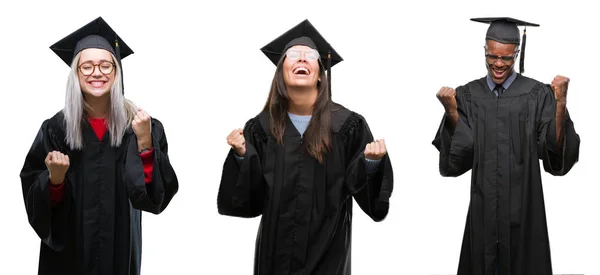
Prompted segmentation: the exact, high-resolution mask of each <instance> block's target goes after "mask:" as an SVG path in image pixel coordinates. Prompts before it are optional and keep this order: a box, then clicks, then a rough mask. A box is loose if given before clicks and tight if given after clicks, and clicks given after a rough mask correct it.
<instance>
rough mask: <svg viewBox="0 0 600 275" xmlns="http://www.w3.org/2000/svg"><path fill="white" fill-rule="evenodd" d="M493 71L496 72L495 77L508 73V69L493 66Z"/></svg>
mask: <svg viewBox="0 0 600 275" xmlns="http://www.w3.org/2000/svg"><path fill="white" fill-rule="evenodd" d="M492 72H493V73H494V77H495V78H502V77H503V76H504V74H505V73H506V69H498V68H492Z"/></svg>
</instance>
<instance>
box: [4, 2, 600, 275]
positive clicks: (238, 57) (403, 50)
mask: <svg viewBox="0 0 600 275" xmlns="http://www.w3.org/2000/svg"><path fill="white" fill-rule="evenodd" d="M394 2H395V1H394ZM523 2H524V3H523ZM582 2H584V1H561V2H556V3H552V2H550V1H536V2H535V3H533V2H532V1H512V2H511V1H497V2H494V3H493V2H491V1H488V2H485V3H484V2H483V1H470V2H467V1H411V3H410V6H409V5H408V4H399V3H395V4H394V6H392V4H389V3H392V1H390V2H389V3H387V2H380V1H361V2H356V4H353V3H350V2H346V3H343V2H341V1H340V2H338V3H332V2H329V1H318V2H317V1H294V2H292V1H290V2H285V3H284V2H283V1H272V2H270V3H268V2H263V1H237V2H236V1H219V2H218V3H217V1H213V2H211V3H208V1H206V2H205V3H203V4H200V3H196V1H190V2H189V3H187V2H183V1H181V2H180V1H157V2H149V1H146V2H145V4H141V3H142V2H139V3H135V4H134V3H132V2H125V1H118V2H116V1H115V2H109V1H93V2H87V1H86V2H85V3H84V2H83V1H72V2H64V3H63V2H60V3H59V2H58V1H39V2H36V3H34V2H31V1H3V3H2V4H1V6H0V32H1V33H0V37H1V38H0V39H1V42H0V54H1V57H0V62H1V63H0V64H1V65H0V78H1V79H0V80H1V81H0V85H1V86H0V87H1V88H0V89H1V91H2V95H1V97H2V99H1V100H0V112H1V114H0V117H1V118H2V130H1V134H0V144H2V146H1V148H2V149H1V151H2V153H1V155H2V157H0V168H1V169H2V170H1V173H2V184H3V188H2V191H3V195H2V198H1V199H0V209H1V211H2V212H1V213H2V222H1V226H0V228H1V229H0V230H1V231H0V232H1V233H0V243H2V247H1V248H0V254H1V255H0V274H37V264H38V256H39V238H38V237H37V235H36V234H35V232H34V231H33V230H32V229H31V227H30V226H29V224H28V221H27V215H26V213H25V208H24V204H23V199H22V191H21V184H20V179H19V176H18V175H19V171H20V169H21V167H22V165H23V161H24V159H25V155H26V153H27V151H28V150H29V147H30V145H31V142H32V141H33V138H34V136H35V134H36V133H37V131H38V128H39V126H40V125H41V123H42V121H43V120H44V119H46V118H49V117H51V116H52V115H53V114H54V113H56V112H57V111H58V110H60V109H61V108H62V106H63V104H64V89H65V86H66V80H67V74H68V72H69V68H68V67H67V66H65V64H64V63H63V62H62V61H61V60H60V59H59V58H58V57H57V56H56V55H54V54H53V53H52V51H51V50H50V49H49V46H50V45H51V44H53V43H54V42H56V41H58V40H59V39H61V38H62V37H64V36H66V35H67V34H69V33H71V32H72V31H74V30H75V29H77V28H79V27H80V26H82V25H84V24H86V23H88V22H89V21H91V20H93V19H94V18H96V17H97V16H102V17H103V18H104V19H105V20H106V21H107V22H108V23H109V24H110V25H111V26H112V27H113V28H114V29H115V30H116V31H117V32H118V33H119V34H120V36H121V37H122V38H123V40H124V41H125V42H126V43H127V44H128V45H130V46H131V47H132V48H133V50H134V51H135V54H134V55H132V56H130V57H128V58H126V59H125V60H124V62H123V65H124V73H125V87H126V96H127V97H128V98H129V99H132V100H133V101H134V102H136V103H137V104H138V105H140V106H141V107H143V108H145V109H147V110H148V112H149V113H150V114H151V115H152V116H154V117H156V118H158V119H159V120H161V121H162V122H163V124H164V125H165V129H166V133H167V136H168V141H169V149H170V150H169V154H170V158H171V162H172V165H173V166H174V167H175V169H176V172H177V174H178V177H179V180H180V189H179V193H178V194H177V195H176V196H175V198H174V199H173V201H172V202H171V204H170V206H169V207H168V208H167V210H166V211H165V212H163V213H162V214H160V215H158V216H155V215H153V214H146V213H145V214H144V216H143V260H142V274H145V275H146V274H147V275H150V274H251V273H252V269H253V268H252V266H253V258H254V256H253V254H254V242H255V237H256V232H257V229H258V223H259V219H258V218H255V219H240V218H231V217H225V216H220V215H219V214H218V213H217V204H216V196H217V190H218V186H219V182H220V177H221V171H222V170H221V169H222V165H223V161H224V159H225V156H226V154H227V152H228V146H227V144H226V142H225V137H226V136H227V134H228V133H229V132H230V131H231V130H232V129H234V128H238V127H243V125H244V122H246V120H247V119H249V118H250V117H252V116H254V115H255V114H257V113H258V112H259V111H260V110H261V109H262V107H263V104H264V102H265V101H266V98H267V94H268V89H269V86H270V83H271V79H272V77H273V73H274V70H275V67H274V66H273V65H272V63H271V62H270V61H269V60H268V59H267V58H266V57H265V56H264V55H263V54H262V53H261V52H260V51H259V49H260V48H261V47H262V46H263V45H265V44H267V43H268V42H270V41H271V40H272V39H274V38H276V37H277V36H279V35H280V34H282V33H283V32H284V31H286V30H288V29H289V28H291V27H292V26H295V25H296V24H298V23H299V22H300V21H302V20H304V19H309V20H310V21H311V23H313V25H315V27H316V28H317V29H318V30H319V31H320V32H321V34H323V35H324V36H325V37H326V38H327V39H328V41H329V42H330V43H331V44H332V46H333V47H334V48H335V49H336V50H337V51H338V52H339V53H340V54H341V56H342V57H343V58H344V59H345V60H344V61H343V62H341V63H340V64H338V65H336V66H335V67H334V68H333V71H332V72H333V79H332V80H333V98H334V100H335V101H337V102H339V103H341V104H343V105H345V106H346V107H348V108H350V109H352V110H354V111H357V112H358V113H360V114H362V115H363V116H365V118H366V119H367V121H368V122H369V124H370V126H371V130H372V131H373V133H374V135H375V136H376V137H377V138H385V139H386V143H387V145H388V151H389V153H390V157H391V160H392V164H393V167H394V172H395V173H394V178H395V180H396V181H395V189H394V193H393V196H392V199H391V210H390V212H389V216H388V218H387V219H386V220H385V221H383V222H381V223H374V222H373V221H371V220H369V218H368V217H367V216H366V215H365V214H364V213H362V212H361V211H360V209H359V208H358V207H356V208H355V215H354V217H355V218H354V224H353V242H352V268H353V274H452V273H456V269H457V265H458V256H459V253H460V246H461V241H462V236H463V230H464V225H465V218H466V213H467V206H468V203H469V181H470V174H468V173H467V174H465V175H464V176H461V177H459V178H455V179H452V178H442V177H441V176H440V175H439V173H438V153H437V151H436V150H435V148H434V147H433V146H432V145H431V141H432V140H433V137H434V135H435V131H436V130H437V127H438V125H439V122H440V119H441V116H442V112H443V109H442V107H441V105H440V104H439V102H438V101H437V99H436V98H435V93H436V92H437V91H438V90H439V88H440V87H441V86H444V85H447V86H453V87H456V86H458V85H461V84H465V83H467V82H468V81H470V80H473V79H476V78H479V77H482V76H484V75H485V73H486V71H485V67H484V57H483V48H482V47H483V44H484V36H485V31H486V28H487V25H484V24H480V23H475V22H471V21H470V20H469V18H472V17H483V16H511V17H515V18H519V19H522V20H526V21H530V22H535V23H539V24H541V27H539V28H529V29H528V32H527V33H528V37H527V38H528V39H527V51H526V69H527V70H526V73H525V74H526V75H527V76H530V77H533V78H535V79H538V80H540V81H544V82H546V83H549V82H550V81H551V80H552V78H553V77H554V76H555V75H557V74H562V75H565V76H568V77H570V78H571V83H570V86H569V96H568V100H569V101H568V105H567V106H568V108H569V111H570V113H571V116H572V119H573V120H574V122H575V127H576V130H577V131H578V133H579V134H580V136H581V140H582V142H581V152H580V162H579V163H578V164H576V165H575V167H574V168H573V170H572V171H571V172H570V173H569V174H568V175H567V176H565V177H553V176H551V175H549V174H544V175H543V183H544V196H545V201H546V211H547V218H548V227H549V233H550V245H551V249H552V262H553V268H554V273H556V274H561V273H580V274H581V273H585V274H600V267H599V266H598V259H599V258H600V252H598V247H600V242H599V238H598V232H600V227H599V225H598V217H599V211H598V210H600V208H599V207H598V200H597V196H598V193H599V192H598V191H599V190H600V189H599V188H598V183H599V182H600V181H599V180H598V178H597V177H596V175H597V174H596V173H593V169H596V170H597V169H598V164H600V163H599V161H598V159H597V157H596V156H598V155H599V154H600V149H598V148H599V147H598V146H597V143H595V142H596V141H595V140H596V139H598V137H599V135H598V134H599V131H598V128H597V127H598V102H600V95H599V93H598V92H599V88H598V87H599V85H598V80H597V75H598V73H599V70H598V63H599V62H600V58H599V56H600V55H599V54H598V50H599V48H598V46H599V45H600V40H599V38H598V37H599V35H598V33H599V32H598V29H599V27H600V23H598V21H595V20H593V19H592V18H593V17H595V16H596V11H597V8H592V7H591V5H592V4H581V3H582ZM117 3H118V4H117ZM192 3H194V4H192ZM590 3H591V2H590ZM156 64H158V65H156ZM595 127H596V128H595Z"/></svg>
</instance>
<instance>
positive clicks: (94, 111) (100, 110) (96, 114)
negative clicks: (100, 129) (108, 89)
mask: <svg viewBox="0 0 600 275" xmlns="http://www.w3.org/2000/svg"><path fill="white" fill-rule="evenodd" d="M84 99H85V102H86V103H87V104H88V106H89V107H90V109H88V110H87V115H88V116H90V117H93V118H106V116H107V115H108V110H109V106H110V98H109V94H106V95H103V96H101V97H93V96H88V95H84Z"/></svg>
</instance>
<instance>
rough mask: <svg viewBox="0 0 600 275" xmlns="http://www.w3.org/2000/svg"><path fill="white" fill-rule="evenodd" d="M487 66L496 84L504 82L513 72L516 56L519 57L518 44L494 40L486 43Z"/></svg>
mask: <svg viewBox="0 0 600 275" xmlns="http://www.w3.org/2000/svg"><path fill="white" fill-rule="evenodd" d="M486 47H487V50H486V53H485V54H486V62H485V64H486V67H487V70H488V74H489V76H490V77H491V78H492V81H494V83H495V84H502V83H504V81H506V79H507V78H509V77H510V75H511V74H512V73H513V70H514V66H515V58H516V57H517V54H518V51H517V47H518V46H517V45H515V44H502V43H500V42H497V41H494V40H488V41H487V43H486Z"/></svg>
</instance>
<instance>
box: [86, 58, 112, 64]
mask: <svg viewBox="0 0 600 275" xmlns="http://www.w3.org/2000/svg"><path fill="white" fill-rule="evenodd" d="M99 61H100V62H98V63H102V62H111V63H112V61H111V60H106V59H100V60H99ZM93 62H94V61H93V60H85V61H82V62H81V63H80V64H83V63H93Z"/></svg>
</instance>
